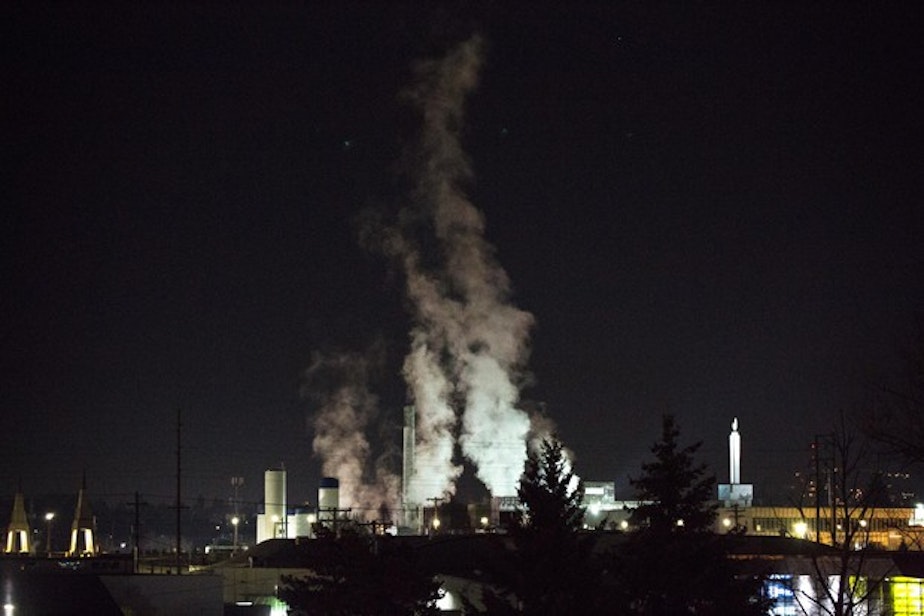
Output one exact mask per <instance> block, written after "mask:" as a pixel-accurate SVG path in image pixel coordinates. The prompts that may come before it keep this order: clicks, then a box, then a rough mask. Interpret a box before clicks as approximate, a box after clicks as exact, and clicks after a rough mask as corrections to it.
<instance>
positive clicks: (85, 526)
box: [67, 472, 97, 556]
mask: <svg viewBox="0 0 924 616" xmlns="http://www.w3.org/2000/svg"><path fill="white" fill-rule="evenodd" d="M86 492H87V474H86V472H84V474H83V482H82V483H81V484H80V492H78V493H77V510H76V511H75V513H74V523H73V524H71V548H70V549H69V550H68V551H67V555H68V556H95V555H96V552H97V545H96V518H95V517H94V516H93V512H92V511H90V503H89V501H87V497H86Z"/></svg>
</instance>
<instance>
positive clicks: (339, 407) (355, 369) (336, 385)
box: [305, 353, 400, 519]
mask: <svg viewBox="0 0 924 616" xmlns="http://www.w3.org/2000/svg"><path fill="white" fill-rule="evenodd" d="M372 361H374V360H370V359H369V358H367V357H363V356H361V355H358V354H355V353H344V354H340V355H336V356H323V355H321V354H320V353H314V354H313V357H312V364H311V367H309V368H308V370H307V371H306V372H305V377H306V383H305V391H306V393H308V394H309V395H310V396H311V398H313V399H314V400H315V401H316V402H317V403H318V405H319V406H318V410H317V412H316V414H315V417H314V422H313V425H314V433H315V436H314V440H313V441H312V448H313V449H314V453H315V455H317V456H318V457H320V458H321V460H322V465H321V471H322V473H324V476H327V477H335V478H337V479H339V481H340V502H341V505H342V506H344V507H348V508H350V509H352V510H353V513H354V515H357V517H365V518H366V519H375V518H377V517H378V516H379V512H380V511H381V510H382V509H383V508H384V509H388V510H395V509H396V508H397V507H398V504H399V499H398V492H399V485H400V479H399V478H398V477H397V476H396V475H395V474H393V473H390V472H388V471H387V470H386V469H385V468H384V467H383V466H382V465H379V464H376V465H375V470H374V471H373V472H369V469H368V465H369V458H370V456H371V455H372V450H371V447H370V445H369V441H368V439H367V438H366V435H365V431H366V428H367V427H368V425H369V423H370V421H371V420H373V419H374V418H375V416H376V414H377V404H378V398H377V397H376V396H375V395H373V394H372V393H370V391H369V389H368V378H369V372H370V369H371V365H370V362H372Z"/></svg>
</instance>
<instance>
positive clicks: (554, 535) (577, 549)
mask: <svg viewBox="0 0 924 616" xmlns="http://www.w3.org/2000/svg"><path fill="white" fill-rule="evenodd" d="M517 495H518V496H519V498H520V504H521V506H522V508H523V511H522V514H521V515H520V517H519V519H518V520H517V523H516V524H514V525H513V526H512V527H511V528H510V534H511V535H512V537H513V543H514V547H515V549H516V552H515V556H514V562H513V563H512V565H513V566H512V569H511V570H512V571H513V572H514V579H513V583H512V584H511V590H512V591H513V593H514V594H515V596H516V598H517V600H518V611H521V612H523V613H528V614H576V613H589V612H591V611H593V608H592V606H591V603H590V602H591V601H592V600H593V599H594V598H595V597H596V596H598V595H597V594H596V591H597V587H596V580H597V579H598V575H597V574H596V565H595V563H594V562H593V560H592V555H591V547H592V544H591V543H590V540H591V538H590V537H588V536H584V535H582V534H580V532H579V531H580V530H581V529H582V527H583V523H584V507H583V506H582V501H583V499H584V484H583V482H582V481H580V480H579V479H578V478H577V477H576V476H575V475H574V472H573V471H572V469H571V463H570V461H569V460H568V459H567V457H566V456H565V454H564V450H563V447H562V444H561V442H560V441H559V440H558V439H557V438H556V437H551V438H548V439H545V440H544V441H543V442H542V444H541V446H540V447H539V449H538V451H531V452H529V454H528V456H527V459H526V463H525V465H524V471H523V475H522V477H521V478H520V485H519V487H518V489H517ZM492 613H496V606H495V609H494V610H492Z"/></svg>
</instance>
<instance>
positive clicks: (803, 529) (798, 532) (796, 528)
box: [792, 522, 808, 539]
mask: <svg viewBox="0 0 924 616" xmlns="http://www.w3.org/2000/svg"><path fill="white" fill-rule="evenodd" d="M792 530H793V534H794V535H795V536H796V537H799V538H800V539H805V535H806V534H808V524H806V523H805V522H796V523H795V524H793V526H792Z"/></svg>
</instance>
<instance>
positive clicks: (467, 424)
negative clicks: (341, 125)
mask: <svg viewBox="0 0 924 616" xmlns="http://www.w3.org/2000/svg"><path fill="white" fill-rule="evenodd" d="M481 48H482V45H481V40H480V38H478V37H474V38H472V39H470V40H468V41H466V42H464V43H462V44H461V45H459V46H458V47H456V48H455V49H453V50H452V51H451V52H450V53H449V54H448V55H446V57H445V58H443V59H442V60H439V61H434V62H429V63H425V64H423V65H421V67H420V69H419V77H420V78H419V80H418V83H417V85H416V87H415V88H413V89H412V90H411V91H410V92H409V93H408V97H409V98H410V99H411V100H412V101H413V102H414V103H415V104H416V106H417V108H418V109H419V110H420V112H421V115H422V117H423V132H422V136H421V140H420V147H419V152H418V159H417V170H416V171H417V173H416V176H415V181H416V190H415V192H414V195H413V199H412V201H411V203H410V204H409V205H408V206H407V207H406V208H405V211H404V212H402V220H411V221H417V222H418V223H419V224H422V226H423V227H424V228H425V229H426V230H428V231H429V232H430V233H432V234H433V235H435V239H436V240H437V244H438V252H439V258H438V259H436V262H435V263H432V264H431V265H430V266H429V267H424V266H423V265H422V264H423V262H424V259H423V257H422V251H421V249H419V248H418V245H417V244H416V243H415V242H414V241H413V240H412V239H411V238H412V237H413V233H414V231H417V230H416V229H411V228H410V225H405V226H404V227H402V228H401V229H400V230H398V231H397V233H396V234H395V235H392V236H391V238H390V242H389V244H388V248H389V249H390V250H391V252H392V254H393V255H395V256H398V257H399V262H400V263H401V264H402V265H403V269H404V273H405V276H406V280H407V294H408V298H409V299H410V301H411V304H412V307H413V312H414V315H413V316H414V321H415V323H414V327H413V329H412V331H411V351H410V353H409V355H408V357H407V360H406V362H405V370H404V374H405V377H406V379H407V382H408V386H409V390H410V395H411V397H412V398H413V400H414V403H415V406H416V407H417V414H418V422H417V428H418V442H419V443H420V445H419V449H418V456H417V462H416V465H415V469H416V474H417V476H416V478H415V480H414V481H413V482H412V486H413V487H414V489H412V490H410V494H411V497H412V499H414V497H415V496H416V498H417V499H418V500H417V502H421V500H420V499H422V498H426V497H430V496H434V495H438V494H440V493H442V492H450V493H451V492H452V491H453V490H454V487H453V486H454V482H455V479H456V478H457V477H458V475H459V467H457V466H455V465H453V464H452V463H451V457H445V456H447V454H448V455H449V456H451V452H452V447H453V433H454V432H455V431H456V430H458V428H457V419H456V418H457V415H456V412H455V410H454V409H453V404H452V402H453V400H454V399H461V400H464V403H463V408H462V409H461V410H462V421H461V432H460V433H459V436H458V442H459V443H460V445H461V449H462V453H463V455H465V457H466V458H468V459H469V460H470V461H471V462H473V463H474V465H475V467H476V473H477V475H478V477H479V479H481V481H482V482H484V484H485V485H486V486H487V487H488V489H489V490H490V491H491V493H492V494H494V495H512V494H515V485H516V481H517V479H518V478H519V476H520V473H521V472H522V469H523V462H524V460H525V457H526V440H527V435H528V433H529V431H530V419H529V416H528V415H527V414H526V413H525V412H523V411H522V410H520V409H518V408H517V403H518V401H519V387H518V384H519V381H520V380H521V376H522V370H523V367H524V365H525V363H526V360H527V358H528V355H529V345H528V342H529V330H530V328H531V327H532V325H533V316H532V315H531V314H530V313H528V312H525V311H523V310H520V309H518V308H516V307H515V306H513V305H512V304H511V302H510V284H509V280H508V278H507V274H506V272H504V270H503V268H502V267H501V266H500V265H499V264H498V263H497V261H496V259H495V258H494V248H493V246H491V244H490V243H489V242H488V241H487V240H486V239H485V237H484V218H483V216H482V214H481V212H480V211H479V210H478V209H477V208H476V207H475V206H474V205H473V204H472V203H471V202H470V201H469V200H468V199H467V197H466V195H465V192H464V190H463V187H462V184H463V183H464V182H465V181H466V180H468V179H469V178H470V176H471V170H470V167H469V163H468V160H467V158H466V156H465V154H464V152H463V150H462V146H461V143H460V138H459V130H460V127H461V126H462V124H463V119H464V103H465V98H466V96H467V95H468V94H469V93H470V92H471V91H472V90H473V89H474V88H475V86H476V85H477V81H478V71H479V68H480V65H481ZM421 221H422V222H421ZM431 242H432V239H431ZM427 256H430V255H427ZM432 261H434V259H432V258H431V259H430V261H429V262H432ZM450 384H452V386H451V387H450ZM422 451H427V452H428V454H427V456H426V457H422V456H421V454H422ZM430 454H432V455H434V456H436V455H438V456H439V458H438V459H434V460H430V459H429V458H430V457H431V456H430ZM418 487H420V488H424V487H425V489H426V490H427V493H426V494H421V493H420V492H419V491H418V489H417V488H418ZM435 488H436V490H435ZM437 490H438V491H437Z"/></svg>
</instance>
